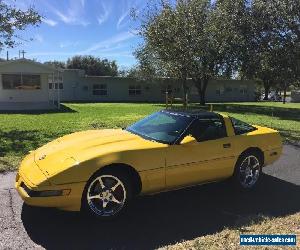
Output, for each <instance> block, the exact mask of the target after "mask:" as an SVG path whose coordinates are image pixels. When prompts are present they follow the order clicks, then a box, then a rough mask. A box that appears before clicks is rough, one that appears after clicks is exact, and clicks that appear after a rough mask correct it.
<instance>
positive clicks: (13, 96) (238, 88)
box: [0, 59, 255, 110]
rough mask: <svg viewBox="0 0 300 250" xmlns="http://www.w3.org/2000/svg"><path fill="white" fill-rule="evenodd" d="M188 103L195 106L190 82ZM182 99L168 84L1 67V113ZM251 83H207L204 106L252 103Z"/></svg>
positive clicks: (18, 64) (175, 84) (34, 66)
mask: <svg viewBox="0 0 300 250" xmlns="http://www.w3.org/2000/svg"><path fill="white" fill-rule="evenodd" d="M188 86H189V91H188V92H189V93H188V97H189V100H190V101H191V102H198V101H199V95H198V92H197V89H196V87H195V84H194V82H193V81H191V80H188ZM166 91H167V92H168V94H169V96H171V97H174V98H176V97H182V94H183V91H182V84H181V82H180V81H178V80H176V79H172V78H161V79H153V80H151V81H149V80H143V81H142V80H138V79H134V78H126V77H110V76H88V75H86V74H85V72H84V71H83V70H78V69H72V70H70V69H66V70H57V69H54V68H52V67H51V66H46V65H44V64H41V63H38V62H34V61H31V60H27V59H19V60H11V61H5V62H0V110H24V109H26V110H32V109H52V108H57V107H59V103H60V100H61V101H64V102H72V101H76V102H161V103H163V102H165V99H166ZM254 91H255V83H254V82H253V81H240V80H212V81H210V82H209V84H208V88H207V91H206V100H207V101H208V102H234V101H255V95H254Z"/></svg>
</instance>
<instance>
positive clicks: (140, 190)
mask: <svg viewBox="0 0 300 250" xmlns="http://www.w3.org/2000/svg"><path fill="white" fill-rule="evenodd" d="M281 151H282V143H281V138H280V135H279V133H278V132H277V131H276V130H273V129H270V128H266V127H260V126H256V125H249V124H247V123H245V122H242V121H239V120H237V119H234V118H231V117H228V116H226V115H222V114H218V113H213V112H206V111H176V110H162V111H159V112H157V113H154V114H152V115H150V116H148V117H146V118H144V119H142V120H140V121H138V122H136V123H134V124H133V125H131V126H129V127H127V128H126V129H104V130H89V131H84V132H77V133H73V134H70V135H66V136H64V137H61V138H58V139H56V140H54V141H52V142H50V143H48V144H46V145H45V146H43V147H41V148H39V149H37V150H35V151H33V152H31V153H30V154H29V155H28V156H26V158H25V159H24V160H23V161H22V163H21V166H20V169H19V172H18V174H17V176H16V184H15V186H16V189H17V190H18V192H19V194H20V196H21V197H22V199H23V200H24V201H25V203H27V204H29V205H32V206H43V207H57V208H59V209H63V210H69V211H80V210H81V211H85V212H87V213H88V214H90V215H95V216H97V217H99V218H103V219H105V218H112V217H115V216H117V215H119V214H120V213H121V212H122V211H123V210H124V209H125V208H126V207H127V205H128V201H129V200H130V199H132V198H133V197H134V196H137V195H143V194H151V193H157V192H162V191H167V190H172V189H178V188H182V187H187V186H192V185H197V184H202V183H208V182H213V181H219V180H224V179H226V178H232V180H233V182H234V183H235V184H236V186H237V187H239V188H241V189H252V188H254V187H255V186H256V185H257V184H258V182H259V180H260V176H261V170H262V167H263V166H265V165H268V164H270V163H272V162H274V161H275V160H277V159H278V158H279V156H280V154H281Z"/></svg>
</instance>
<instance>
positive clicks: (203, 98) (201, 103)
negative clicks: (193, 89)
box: [199, 91, 205, 106]
mask: <svg viewBox="0 0 300 250" xmlns="http://www.w3.org/2000/svg"><path fill="white" fill-rule="evenodd" d="M199 95H200V105H201V106H205V91H201V92H200V93H199Z"/></svg>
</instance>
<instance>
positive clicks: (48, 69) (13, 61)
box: [0, 58, 62, 72]
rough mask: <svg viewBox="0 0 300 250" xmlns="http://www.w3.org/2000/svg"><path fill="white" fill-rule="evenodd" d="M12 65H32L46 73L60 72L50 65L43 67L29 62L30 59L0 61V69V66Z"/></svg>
mask: <svg viewBox="0 0 300 250" xmlns="http://www.w3.org/2000/svg"><path fill="white" fill-rule="evenodd" d="M14 63H27V64H32V65H35V66H38V67H40V68H43V69H45V70H47V71H52V72H55V71H62V70H61V69H57V68H54V67H52V66H50V65H45V64H43V63H40V62H36V61H33V60H30V59H25V58H21V59H15V60H9V61H0V68H1V66H6V65H10V64H14Z"/></svg>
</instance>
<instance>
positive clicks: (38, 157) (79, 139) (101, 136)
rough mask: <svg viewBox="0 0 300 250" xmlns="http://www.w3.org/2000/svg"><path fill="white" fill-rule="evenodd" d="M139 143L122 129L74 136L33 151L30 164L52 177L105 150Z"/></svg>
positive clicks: (134, 136)
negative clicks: (33, 163)
mask: <svg viewBox="0 0 300 250" xmlns="http://www.w3.org/2000/svg"><path fill="white" fill-rule="evenodd" d="M142 141H143V142H144V143H145V141H146V140H144V139H143V138H141V137H139V136H137V135H135V134H132V133H130V132H128V131H126V130H122V129H104V130H88V131H83V132H77V133H73V134H70V135H66V136H64V137H61V138H58V139H56V140H54V141H52V142H50V143H48V144H46V145H44V146H42V147H41V148H39V149H37V150H36V151H35V152H34V161H35V163H36V164H37V165H38V167H39V168H40V169H41V171H42V172H43V173H44V174H45V175H47V176H52V175H54V174H55V173H57V172H60V171H62V170H64V169H66V168H68V167H71V166H74V165H78V164H80V162H81V161H82V160H88V159H89V158H92V157H99V156H101V154H102V153H104V151H105V150H104V149H105V148H106V149H107V148H108V147H109V148H110V149H112V148H113V149H114V150H115V151H118V150H130V149H131V148H130V146H131V145H138V144H140V143H139V142H142ZM147 142H148V141H147ZM150 143H153V142H150ZM83 155H85V156H86V157H87V155H88V157H89V158H85V159H83V157H82V156H83Z"/></svg>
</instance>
